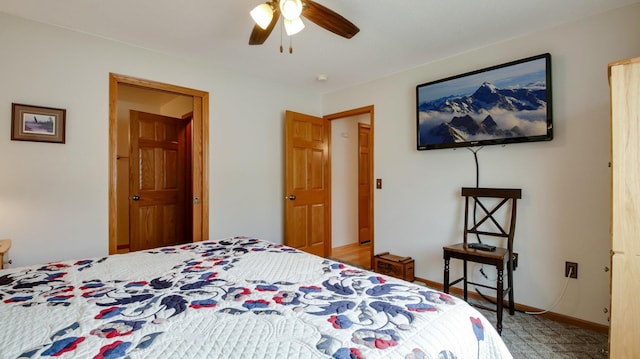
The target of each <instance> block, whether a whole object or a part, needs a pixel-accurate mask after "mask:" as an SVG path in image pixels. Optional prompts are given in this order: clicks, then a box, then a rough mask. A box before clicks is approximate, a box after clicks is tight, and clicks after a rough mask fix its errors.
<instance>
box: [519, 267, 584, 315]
mask: <svg viewBox="0 0 640 359" xmlns="http://www.w3.org/2000/svg"><path fill="white" fill-rule="evenodd" d="M572 273H573V268H569V273H567V279H566V280H565V282H564V288H562V292H561V293H560V296H559V297H558V299H556V301H555V302H554V303H553V304H552V305H551V307H549V309H545V310H542V311H539V312H525V313H526V314H531V315H540V314H545V313H547V312H550V311H551V310H552V309H553V308H555V307H556V305H558V303H560V301H561V300H562V298H563V297H564V294H565V293H566V292H567V287H568V286H569V279H571V274H572Z"/></svg>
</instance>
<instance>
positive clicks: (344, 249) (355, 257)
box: [331, 243, 372, 269]
mask: <svg viewBox="0 0 640 359" xmlns="http://www.w3.org/2000/svg"><path fill="white" fill-rule="evenodd" d="M371 256H372V255H371V244H370V243H366V244H362V245H360V244H358V243H353V244H347V245H345V246H341V247H336V248H332V249H331V258H333V259H336V260H339V261H341V262H345V263H349V264H352V265H355V266H357V267H361V268H365V269H371Z"/></svg>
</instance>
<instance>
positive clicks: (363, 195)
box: [358, 123, 372, 244]
mask: <svg viewBox="0 0 640 359" xmlns="http://www.w3.org/2000/svg"><path fill="white" fill-rule="evenodd" d="M370 139H371V126H369V125H368V124H364V123H358V242H359V243H360V244H363V243H368V242H370V241H371V213H372V212H371V188H372V187H371V166H370V163H371V158H370V156H371V154H370V150H369V148H370Z"/></svg>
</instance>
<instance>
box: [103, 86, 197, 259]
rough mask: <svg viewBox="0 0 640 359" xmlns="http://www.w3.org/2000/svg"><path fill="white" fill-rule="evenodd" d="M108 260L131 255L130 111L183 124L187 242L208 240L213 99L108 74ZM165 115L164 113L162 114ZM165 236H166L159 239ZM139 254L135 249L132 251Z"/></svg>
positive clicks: (177, 87) (194, 92)
mask: <svg viewBox="0 0 640 359" xmlns="http://www.w3.org/2000/svg"><path fill="white" fill-rule="evenodd" d="M109 104H110V108H109V254H114V253H124V252H128V251H129V250H130V249H131V248H132V246H131V243H130V236H129V232H130V227H131V224H130V222H129V209H130V207H131V203H132V201H136V200H137V199H136V196H131V194H130V191H129V186H128V184H129V161H130V159H129V157H130V156H129V152H130V151H129V148H130V143H129V112H130V111H129V110H142V111H145V112H153V113H158V114H163V115H166V114H169V115H171V116H172V117H179V118H181V119H182V120H183V121H185V124H186V125H185V129H186V136H187V141H188V143H189V146H188V149H187V151H186V155H185V158H186V160H185V161H186V165H185V171H186V173H187V175H186V177H185V178H187V181H186V183H185V185H184V188H185V189H186V190H185V198H186V200H185V203H186V204H185V208H186V211H187V212H189V216H188V217H187V218H188V223H186V225H185V226H184V227H185V228H184V230H183V232H184V233H185V237H188V238H186V239H185V241H187V242H196V241H202V240H207V239H208V237H209V188H208V182H209V178H208V176H209V173H208V153H209V151H208V148H209V133H208V128H209V125H208V123H209V121H208V108H209V95H208V93H207V92H203V91H198V90H193V89H188V88H184V87H179V86H174V85H169V84H164V83H160V82H154V81H149V80H143V79H138V78H134V77H130V76H124V75H118V74H109ZM162 112H164V113H162ZM159 235H162V234H159ZM134 248H135V246H134Z"/></svg>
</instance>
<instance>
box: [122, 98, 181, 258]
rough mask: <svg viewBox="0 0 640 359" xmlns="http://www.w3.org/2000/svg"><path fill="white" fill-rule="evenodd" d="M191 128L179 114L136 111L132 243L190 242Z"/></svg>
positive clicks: (133, 114)
mask: <svg viewBox="0 0 640 359" xmlns="http://www.w3.org/2000/svg"><path fill="white" fill-rule="evenodd" d="M186 128H187V121H184V120H182V119H178V118H172V117H167V116H161V115H155V114H150V113H145V112H138V111H131V116H130V138H131V143H130V159H131V162H130V169H129V172H130V176H129V181H130V186H129V188H130V196H129V202H130V206H129V215H130V223H129V226H130V235H129V238H130V248H131V250H132V251H137V250H142V249H149V248H156V247H161V246H168V245H174V244H179V243H186V242H190V241H191V238H190V236H189V235H188V231H186V228H185V226H186V224H187V223H189V222H190V216H188V213H187V211H188V208H190V207H189V206H187V203H186V201H187V198H189V197H188V196H187V195H186V193H185V190H186V181H185V177H186V168H187V167H186V151H185V147H186V142H187V139H186V133H187V131H186Z"/></svg>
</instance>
